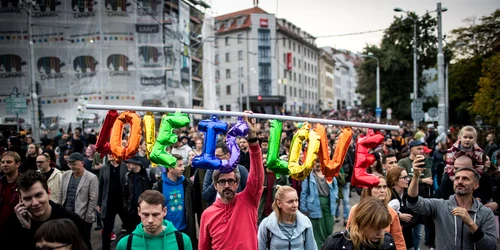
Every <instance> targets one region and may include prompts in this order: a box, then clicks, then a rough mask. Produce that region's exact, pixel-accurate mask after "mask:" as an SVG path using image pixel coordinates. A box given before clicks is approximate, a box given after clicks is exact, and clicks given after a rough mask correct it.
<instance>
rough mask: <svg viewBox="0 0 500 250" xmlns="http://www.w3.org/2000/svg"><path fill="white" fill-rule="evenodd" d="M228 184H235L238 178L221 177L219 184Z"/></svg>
mask: <svg viewBox="0 0 500 250" xmlns="http://www.w3.org/2000/svg"><path fill="white" fill-rule="evenodd" d="M226 183H227V184H229V186H232V185H234V183H236V180H235V179H227V180H225V179H220V180H218V181H217V184H219V185H221V186H225V185H226Z"/></svg>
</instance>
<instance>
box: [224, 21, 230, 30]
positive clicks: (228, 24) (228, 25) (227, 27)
mask: <svg viewBox="0 0 500 250" xmlns="http://www.w3.org/2000/svg"><path fill="white" fill-rule="evenodd" d="M225 26H226V27H225V28H226V29H229V27H231V19H229V20H226V24H225Z"/></svg>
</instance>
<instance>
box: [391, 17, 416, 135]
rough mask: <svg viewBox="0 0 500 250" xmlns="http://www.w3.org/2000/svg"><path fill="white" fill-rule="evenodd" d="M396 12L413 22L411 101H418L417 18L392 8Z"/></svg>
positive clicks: (414, 121)
mask: <svg viewBox="0 0 500 250" xmlns="http://www.w3.org/2000/svg"><path fill="white" fill-rule="evenodd" d="M394 11H396V12H404V13H406V14H407V15H408V17H409V18H410V19H411V20H413V100H415V101H416V100H417V99H418V81H417V78H418V73H417V21H418V19H417V18H413V17H412V16H410V13H409V12H408V11H405V10H403V9H401V8H394ZM417 123H418V121H417V120H413V129H414V130H416V129H417Z"/></svg>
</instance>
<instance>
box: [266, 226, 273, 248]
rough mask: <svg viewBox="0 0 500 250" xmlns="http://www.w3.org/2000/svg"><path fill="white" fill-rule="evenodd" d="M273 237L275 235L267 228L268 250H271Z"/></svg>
mask: <svg viewBox="0 0 500 250" xmlns="http://www.w3.org/2000/svg"><path fill="white" fill-rule="evenodd" d="M272 237H273V233H271V231H270V230H269V228H267V241H266V247H267V250H271V238H272Z"/></svg>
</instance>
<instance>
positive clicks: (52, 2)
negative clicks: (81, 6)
mask: <svg viewBox="0 0 500 250" xmlns="http://www.w3.org/2000/svg"><path fill="white" fill-rule="evenodd" d="M57 5H61V2H59V1H57V0H36V5H33V9H34V10H36V11H38V9H37V8H36V7H40V11H42V12H45V11H46V10H47V8H48V9H49V10H50V11H56V6H57Z"/></svg>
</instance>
